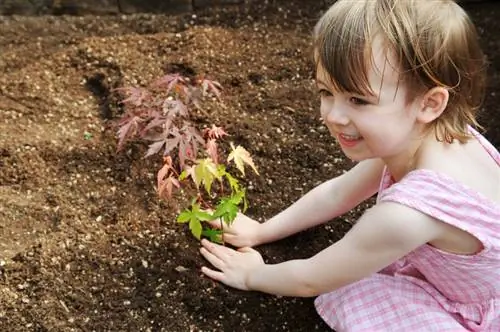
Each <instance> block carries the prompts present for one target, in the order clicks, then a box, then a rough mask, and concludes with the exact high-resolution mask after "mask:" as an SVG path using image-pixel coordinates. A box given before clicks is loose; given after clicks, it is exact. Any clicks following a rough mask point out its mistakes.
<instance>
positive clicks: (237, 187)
mask: <svg viewBox="0 0 500 332" xmlns="http://www.w3.org/2000/svg"><path fill="white" fill-rule="evenodd" d="M224 176H225V177H226V179H227V182H229V186H230V187H231V191H239V190H240V184H239V182H238V180H237V179H236V178H234V177H233V176H232V175H231V174H230V173H227V172H226V173H225V174H224Z"/></svg>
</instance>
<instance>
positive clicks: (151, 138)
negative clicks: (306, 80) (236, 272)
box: [117, 74, 259, 242]
mask: <svg viewBox="0 0 500 332" xmlns="http://www.w3.org/2000/svg"><path fill="white" fill-rule="evenodd" d="M118 90H119V91H120V92H121V93H123V94H124V98H123V100H122V101H121V102H122V104H123V105H124V109H125V112H124V114H123V115H122V117H121V118H120V120H119V121H118V123H117V125H118V130H117V136H118V150H121V149H123V147H124V146H125V144H126V143H127V142H129V141H131V140H134V139H139V140H145V141H148V142H150V143H149V146H148V150H147V152H146V154H145V157H149V156H152V155H156V154H158V153H161V154H162V155H163V166H162V167H161V168H160V169H159V171H158V173H157V192H158V195H159V197H160V198H161V199H163V200H166V201H168V200H169V199H171V198H172V196H173V194H174V193H175V192H176V191H177V190H179V189H181V188H182V187H183V186H184V185H188V184H189V183H191V184H192V186H193V187H194V188H195V189H196V197H194V198H193V200H192V202H191V206H190V207H189V208H187V209H186V210H184V211H183V212H181V213H180V214H179V216H178V217H177V222H179V223H187V224H188V225H189V229H190V230H191V232H192V234H193V235H194V236H195V237H196V238H198V239H199V238H201V237H202V236H204V237H207V238H209V239H210V240H211V241H217V242H220V241H222V242H223V236H221V235H223V234H221V232H222V231H220V230H218V229H211V228H210V227H206V226H205V227H204V222H206V221H210V220H215V219H220V220H221V222H225V223H226V224H228V225H230V224H231V223H232V222H233V221H234V219H235V218H236V215H237V213H238V211H239V210H243V211H244V210H245V209H246V207H247V201H246V195H245V193H246V192H245V189H244V188H242V187H241V186H240V183H239V181H238V179H237V178H236V177H234V176H233V175H232V174H231V173H230V172H229V171H228V168H227V166H228V164H229V163H231V162H233V163H234V165H235V166H236V169H237V170H239V172H240V173H241V174H240V175H241V176H242V177H244V176H245V165H248V166H250V167H251V168H252V170H253V171H254V172H255V173H256V174H259V173H258V171H257V168H256V167H255V164H254V162H253V160H252V157H251V156H250V153H249V152H248V151H247V150H246V149H245V148H243V147H242V146H236V147H235V146H234V144H233V143H232V142H231V143H230V147H231V151H230V153H229V155H228V157H227V158H225V159H221V157H220V155H219V151H218V150H219V148H218V142H219V140H221V139H223V138H224V137H225V136H228V134H227V133H226V132H225V131H224V129H223V128H221V127H218V126H216V125H212V126H211V127H210V128H205V129H203V130H200V129H199V128H198V127H197V126H196V124H195V123H194V122H193V121H192V120H191V116H192V113H193V111H194V110H203V108H202V103H203V100H204V98H206V97H207V96H213V97H215V98H216V99H217V100H218V101H219V102H221V90H222V87H221V85H220V84H219V83H218V82H216V81H212V80H209V79H207V78H205V77H197V78H189V77H185V76H181V75H180V74H168V75H165V76H163V77H161V78H160V79H157V80H155V81H154V82H152V83H151V84H150V85H149V86H147V87H124V88H120V89H118ZM189 179H190V181H189ZM214 183H216V184H217V186H216V187H217V188H216V189H215V188H214ZM221 229H222V227H221Z"/></svg>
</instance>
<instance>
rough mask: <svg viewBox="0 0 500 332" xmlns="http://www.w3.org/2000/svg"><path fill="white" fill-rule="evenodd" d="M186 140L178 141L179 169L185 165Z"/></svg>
mask: <svg viewBox="0 0 500 332" xmlns="http://www.w3.org/2000/svg"><path fill="white" fill-rule="evenodd" d="M186 145H187V144H186V142H185V141H184V140H182V139H181V140H180V141H179V165H180V166H181V169H184V167H185V165H186V148H187V147H186Z"/></svg>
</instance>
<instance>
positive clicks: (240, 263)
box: [200, 239, 265, 290]
mask: <svg viewBox="0 0 500 332" xmlns="http://www.w3.org/2000/svg"><path fill="white" fill-rule="evenodd" d="M201 244H202V247H201V249H200V252H201V254H202V255H203V257H205V258H206V260H207V261H209V262H210V263H211V264H212V265H213V266H214V267H215V268H217V269H218V270H219V271H215V270H212V269H209V268H207V267H205V266H204V267H202V268H201V272H203V273H204V274H205V275H207V276H208V277H210V278H212V279H214V280H217V281H220V282H222V283H224V284H226V285H228V286H231V287H233V288H237V289H241V290H250V288H249V287H248V285H247V280H248V276H249V275H250V273H251V272H252V271H254V270H255V269H257V268H259V267H260V266H264V265H265V263H264V260H263V259H262V256H261V255H260V254H259V253H258V252H257V251H256V250H254V249H252V248H249V247H244V248H240V249H238V250H234V249H231V248H228V247H225V246H222V245H220V244H217V243H213V242H210V241H208V240H205V239H203V240H201Z"/></svg>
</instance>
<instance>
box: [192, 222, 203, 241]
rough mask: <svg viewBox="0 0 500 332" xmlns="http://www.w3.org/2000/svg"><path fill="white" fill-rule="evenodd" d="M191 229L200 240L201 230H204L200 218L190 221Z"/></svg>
mask: <svg viewBox="0 0 500 332" xmlns="http://www.w3.org/2000/svg"><path fill="white" fill-rule="evenodd" d="M189 229H190V230H191V233H193V235H194V237H196V238H197V239H198V240H199V239H200V238H201V231H202V229H203V228H202V226H201V222H200V221H199V220H198V219H191V220H190V221H189Z"/></svg>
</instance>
